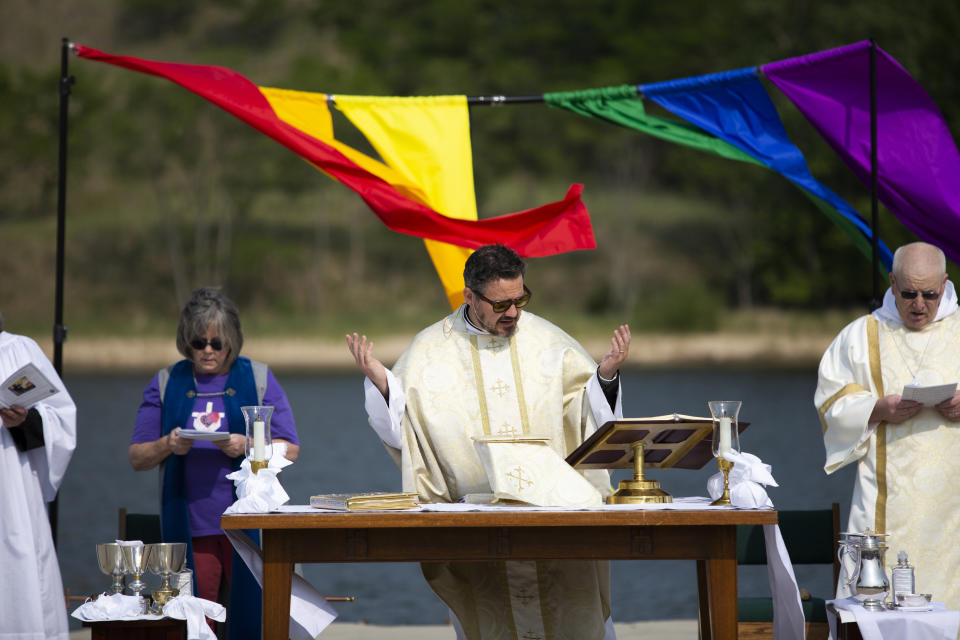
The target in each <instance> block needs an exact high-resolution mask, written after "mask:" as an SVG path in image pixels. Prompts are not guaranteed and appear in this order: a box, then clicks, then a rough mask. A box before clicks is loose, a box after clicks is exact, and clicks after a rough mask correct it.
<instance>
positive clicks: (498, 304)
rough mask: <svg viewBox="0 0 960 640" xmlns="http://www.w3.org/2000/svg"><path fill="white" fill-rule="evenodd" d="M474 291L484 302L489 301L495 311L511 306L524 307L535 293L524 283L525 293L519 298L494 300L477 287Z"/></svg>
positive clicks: (502, 310) (499, 311)
mask: <svg viewBox="0 0 960 640" xmlns="http://www.w3.org/2000/svg"><path fill="white" fill-rule="evenodd" d="M472 291H473V292H474V293H475V294H477V296H478V297H479V298H480V299H481V300H483V301H484V302H489V303H490V306H491V307H493V311H494V313H503V312H504V311H506V310H507V309H509V308H510V307H516V308H517V309H523V308H524V307H525V306H527V303H528V302H530V296H531V295H533V294H532V293H530V289H527V285H523V295H522V296H520V297H519V298H513V299H512V300H497V301H493V300H491V299H490V298H488V297H486V296H485V295H483V294H482V293H480V292H479V291H477V290H476V289H472Z"/></svg>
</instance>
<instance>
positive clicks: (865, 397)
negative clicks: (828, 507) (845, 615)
mask: <svg viewBox="0 0 960 640" xmlns="http://www.w3.org/2000/svg"><path fill="white" fill-rule="evenodd" d="M958 381H960V313H957V295H956V291H955V289H954V286H953V283H952V282H950V281H949V280H948V278H947V273H946V260H945V258H944V255H943V252H942V251H941V250H940V249H938V248H937V247H935V246H933V245H930V244H926V243H922V242H916V243H912V244H908V245H904V246H902V247H900V248H899V249H898V250H897V251H896V253H895V254H894V261H893V271H892V272H891V273H890V288H889V289H888V290H887V292H886V294H885V296H884V300H883V305H882V306H881V307H880V308H879V309H877V310H876V311H874V312H873V313H872V314H870V315H867V316H863V317H861V318H858V319H857V320H854V321H853V322H852V323H850V324H849V325H847V327H845V328H844V329H843V331H841V332H840V334H839V335H838V336H837V337H836V339H835V340H834V341H833V343H832V344H831V345H830V347H829V348H828V349H827V351H826V353H824V355H823V359H822V360H821V362H820V369H819V379H818V384H817V390H816V395H815V397H814V404H815V405H816V407H817V410H818V411H819V414H820V419H821V423H822V427H823V441H824V446H825V448H826V464H825V466H824V469H825V471H826V472H827V473H828V474H829V473H833V472H834V471H836V470H837V469H839V468H841V467H843V466H845V465H848V464H852V463H856V465H857V475H856V482H855V484H854V488H853V500H852V502H851V507H850V520H849V523H848V525H847V529H846V530H847V531H850V532H863V531H865V530H867V529H870V530H871V531H873V532H879V533H885V534H887V536H888V537H887V538H886V541H887V544H888V545H889V551H888V555H892V556H893V558H896V554H897V553H898V552H899V551H900V550H904V551H906V552H907V555H908V557H909V559H910V561H911V564H913V565H914V566H915V567H916V588H917V590H919V591H920V592H923V593H931V594H933V598H934V599H935V600H938V601H943V602H945V603H946V605H947V608H948V609H960V580H958V579H957V575H958V574H960V545H958V544H957V531H958V530H960V391H956V392H954V393H952V394H950V395H949V397H947V398H946V399H942V400H940V401H939V402H937V401H935V400H932V401H931V404H930V405H929V406H925V405H924V404H922V403H920V402H916V401H913V400H908V399H904V398H903V397H902V394H903V389H904V386H906V385H911V384H912V385H920V386H933V385H942V384H951V383H955V382H958ZM887 563H888V564H887V566H892V561H891V558H889V557H888V558H887ZM847 579H848V576H847V567H846V566H844V569H843V572H842V575H841V578H840V584H839V585H838V597H844V596H847V595H850V589H849V586H848V584H847Z"/></svg>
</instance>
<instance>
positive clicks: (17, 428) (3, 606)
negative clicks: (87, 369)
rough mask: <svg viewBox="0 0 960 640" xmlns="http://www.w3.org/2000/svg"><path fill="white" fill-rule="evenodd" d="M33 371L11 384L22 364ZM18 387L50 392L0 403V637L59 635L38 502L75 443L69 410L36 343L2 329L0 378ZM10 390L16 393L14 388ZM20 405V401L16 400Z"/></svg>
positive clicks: (63, 633)
mask: <svg viewBox="0 0 960 640" xmlns="http://www.w3.org/2000/svg"><path fill="white" fill-rule="evenodd" d="M27 364H32V365H33V366H34V367H35V369H34V371H35V372H36V373H37V374H39V376H37V377H36V378H35V377H34V375H35V374H31V376H30V377H29V378H28V381H23V382H21V384H20V386H19V387H16V384H15V383H16V381H17V380H18V379H20V378H22V377H23V372H22V371H20V370H21V368H22V367H23V366H24V365H27ZM14 373H16V374H17V376H16V377H15V379H14V381H13V382H10V383H9V384H4V385H3V387H4V389H7V388H8V387H15V388H17V389H18V391H19V392H20V393H21V395H22V397H29V395H28V393H26V392H24V391H23V390H24V389H25V388H27V387H28V386H29V385H30V384H35V382H36V383H39V378H40V377H42V378H45V379H46V380H47V382H49V383H50V388H56V389H57V391H56V392H55V393H54V394H53V395H51V396H49V397H46V398H44V399H42V400H39V401H37V402H35V403H30V404H29V405H28V403H27V402H24V403H23V405H21V404H18V403H16V402H15V401H14V402H2V403H0V421H2V425H3V426H2V427H0V540H3V544H2V545H0V637H2V638H8V637H11V638H56V639H57V640H67V638H68V637H69V628H68V626H67V608H66V607H65V606H64V602H63V583H62V581H61V578H60V567H59V565H58V564H57V552H56V550H55V549H54V547H53V537H52V536H51V532H50V521H49V520H48V519H47V510H46V503H47V502H50V501H51V500H53V499H54V498H55V497H56V495H57V489H58V488H59V487H60V482H61V481H62V480H63V475H64V473H66V470H67V465H68V464H69V462H70V458H71V456H72V455H73V450H74V447H75V446H76V442H77V439H76V424H77V409H76V406H74V404H73V400H72V399H71V398H70V394H68V393H67V392H66V390H65V389H64V386H63V382H62V381H61V380H60V376H58V375H57V372H56V371H55V370H54V368H53V365H51V364H50V361H49V360H47V357H46V356H45V355H44V354H43V351H41V350H40V347H39V346H38V345H37V343H36V342H34V341H33V340H31V339H30V338H27V337H25V336H18V335H14V334H12V333H8V332H6V331H4V330H3V316H0V380H7V379H8V378H10V377H11V376H13V374H14ZM14 395H16V393H14ZM24 405H28V406H24Z"/></svg>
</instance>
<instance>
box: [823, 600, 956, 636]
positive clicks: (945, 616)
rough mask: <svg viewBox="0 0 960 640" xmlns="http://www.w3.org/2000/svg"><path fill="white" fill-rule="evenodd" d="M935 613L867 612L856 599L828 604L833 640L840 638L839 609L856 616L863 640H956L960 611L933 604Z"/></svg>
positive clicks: (932, 611)
mask: <svg viewBox="0 0 960 640" xmlns="http://www.w3.org/2000/svg"><path fill="white" fill-rule="evenodd" d="M930 605H931V607H932V610H931V611H902V610H897V609H884V610H883V611H867V610H866V609H864V608H863V606H862V605H861V604H860V603H859V602H857V600H855V599H854V598H839V599H837V600H828V601H827V622H828V623H829V624H830V637H831V638H832V639H833V640H836V638H837V613H836V609H846V610H847V611H849V612H850V613H852V614H853V616H854V618H855V619H856V621H857V627H859V629H860V635H862V636H863V640H894V639H897V640H899V639H900V638H909V640H956V638H957V632H958V630H960V611H951V610H948V609H947V608H946V605H944V604H943V603H942V602H931V603H930Z"/></svg>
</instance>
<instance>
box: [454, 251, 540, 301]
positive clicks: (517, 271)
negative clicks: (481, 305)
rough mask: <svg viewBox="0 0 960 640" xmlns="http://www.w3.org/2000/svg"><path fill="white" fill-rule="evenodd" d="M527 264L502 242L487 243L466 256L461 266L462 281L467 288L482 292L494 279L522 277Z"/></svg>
mask: <svg viewBox="0 0 960 640" xmlns="http://www.w3.org/2000/svg"><path fill="white" fill-rule="evenodd" d="M526 270H527V265H526V264H525V263H524V262H523V259H522V258H521V257H520V256H519V255H517V252H516V251H514V250H513V249H510V248H509V247H506V246H504V245H502V244H487V245H484V246H482V247H480V248H479V249H477V250H476V251H474V252H473V253H472V254H470V257H469V258H467V262H466V264H465V265H464V266H463V283H464V285H466V286H467V288H468V289H472V290H473V291H477V292H478V293H483V291H484V289H486V288H487V285H488V284H490V283H491V282H493V281H494V280H500V279H503V280H515V279H517V278H520V277H523V274H524V272H525V271H526Z"/></svg>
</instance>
